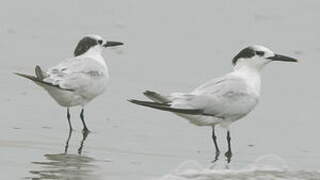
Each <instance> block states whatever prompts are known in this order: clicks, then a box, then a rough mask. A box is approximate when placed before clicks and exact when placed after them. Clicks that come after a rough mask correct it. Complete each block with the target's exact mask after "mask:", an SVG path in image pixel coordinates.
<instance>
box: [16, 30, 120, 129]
mask: <svg viewBox="0 0 320 180" xmlns="http://www.w3.org/2000/svg"><path fill="white" fill-rule="evenodd" d="M119 45H123V43H121V42H116V41H106V40H105V39H103V38H102V37H100V36H98V35H86V36H84V37H83V38H82V39H81V40H80V41H79V42H78V44H77V46H76V48H75V50H74V57H72V58H68V59H66V60H64V61H62V62H61V63H59V64H58V65H56V66H54V67H52V68H49V69H48V71H46V72H45V71H43V70H42V69H41V68H40V66H38V65H37V66H36V67H35V76H33V75H27V74H22V73H15V74H16V75H19V76H21V77H24V78H27V79H30V80H32V81H33V82H35V83H36V84H37V85H39V86H41V87H43V88H44V89H45V90H46V91H47V92H48V93H49V95H50V96H51V97H52V98H53V99H54V100H55V101H56V102H57V103H58V104H59V105H61V106H63V107H66V108H67V119H68V123H69V128H70V130H72V125H71V121H70V112H69V108H70V107H73V106H82V109H81V113H80V118H81V121H82V124H83V132H89V129H88V128H87V125H86V123H85V121H84V106H85V105H86V104H87V103H88V102H90V101H91V100H92V99H94V98H95V97H97V96H98V95H100V94H102V93H103V92H104V91H105V89H106V86H107V83H108V80H109V72H108V66H107V64H106V62H105V60H104V58H103V56H102V55H101V53H102V50H103V49H104V48H107V47H111V46H119Z"/></svg>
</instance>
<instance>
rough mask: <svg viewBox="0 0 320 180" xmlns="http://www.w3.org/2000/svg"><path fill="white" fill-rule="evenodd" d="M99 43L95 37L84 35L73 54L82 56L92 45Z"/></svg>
mask: <svg viewBox="0 0 320 180" xmlns="http://www.w3.org/2000/svg"><path fill="white" fill-rule="evenodd" d="M97 44H98V42H97V40H96V39H93V38H91V37H84V38H82V39H81V40H80V41H79V43H78V45H77V47H76V49H75V50H74V53H73V54H74V56H80V55H82V54H84V53H85V52H87V51H88V50H89V49H90V48H91V47H92V46H95V45H97Z"/></svg>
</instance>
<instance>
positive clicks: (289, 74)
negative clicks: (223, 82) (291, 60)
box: [0, 0, 320, 180]
mask: <svg viewBox="0 0 320 180" xmlns="http://www.w3.org/2000/svg"><path fill="white" fill-rule="evenodd" d="M4 4H5V5H4V6H1V7H0V19H1V22H2V25H1V26H0V27H1V29H0V33H1V37H2V41H0V49H1V54H0V58H1V66H0V82H1V83H0V89H1V92H2V93H1V94H0V104H1V113H0V119H1V120H0V127H1V131H0V154H1V161H0V168H1V171H2V172H1V174H0V179H25V178H27V179H32V178H33V179H93V180H94V179H112V180H120V179H121V180H123V179H131V180H138V179H139V180H140V179H151V178H161V177H162V178H163V177H165V175H167V174H174V173H175V172H176V171H175V170H176V169H177V167H180V166H181V164H184V163H185V162H188V161H189V160H192V162H196V163H195V164H198V165H199V169H196V168H194V166H193V165H192V166H191V169H192V168H194V170H195V171H196V172H201V173H202V172H203V171H202V170H205V169H207V168H209V167H211V166H212V164H211V160H213V158H214V157H213V152H214V151H213V150H214V149H213V145H212V142H211V137H210V133H211V132H210V128H205V127H204V128H200V127H195V126H193V125H191V124H189V123H187V122H186V121H185V120H183V119H181V118H180V117H177V116H174V115H172V114H170V113H166V112H159V111H155V110H152V109H146V108H143V107H138V106H135V105H133V104H130V103H128V102H127V101H126V100H127V99H129V98H132V97H135V98H141V99H142V98H144V97H143V95H142V94H141V92H143V91H144V90H146V89H149V90H156V91H160V92H163V93H169V92H175V91H176V92H179V91H180V92H184V91H190V90H192V89H193V88H194V87H196V86H198V85H199V84H200V83H202V82H205V81H207V80H209V79H211V78H214V77H217V76H220V75H222V74H224V73H226V72H229V71H231V59H232V57H233V56H234V55H235V54H236V53H237V52H238V51H239V50H240V49H242V48H243V47H245V46H248V45H252V44H262V45H265V46H267V47H270V48H271V49H272V50H274V51H275V52H278V53H281V54H285V55H290V56H293V57H296V58H298V59H299V60H300V63H299V64H287V63H273V64H270V65H269V66H268V67H267V68H266V69H265V70H264V72H263V77H262V97H261V101H260V104H259V105H258V107H257V108H256V109H255V110H254V111H253V112H252V113H251V114H250V115H249V116H247V117H245V118H244V119H242V120H240V121H238V122H236V123H235V124H234V125H233V126H232V127H231V132H232V142H233V151H234V156H233V159H232V162H231V164H230V165H228V168H229V170H230V171H229V172H231V173H232V172H233V173H235V172H238V171H239V170H240V171H242V170H243V169H244V170H247V169H248V167H249V165H250V164H252V163H254V162H255V161H256V160H257V159H259V158H261V157H264V156H265V155H268V154H272V155H274V156H276V157H279V158H280V159H281V162H282V161H283V164H285V165H286V167H287V168H288V169H289V171H290V172H294V173H298V174H299V175H301V176H302V175H303V173H302V171H301V170H306V171H308V172H311V174H307V175H306V176H302V177H304V178H305V179H312V178H314V179H317V178H319V173H316V172H318V170H319V166H320V155H319V152H320V145H319V143H318V137H319V135H320V134H319V130H318V127H319V125H320V123H319V121H318V118H317V117H318V111H319V110H318V109H319V101H318V99H319V95H318V92H320V86H319V83H318V81H319V80H318V76H319V71H318V67H319V65H320V61H319V59H320V46H319V32H320V26H319V24H318V23H317V20H318V19H319V18H320V11H318V7H319V5H320V3H319V2H318V1H311V0H310V1H303V2H302V1H298V0H296V1H289V0H287V1H281V2H279V1H265V2H255V1H251V0H246V1H241V2H238V1H226V2H223V3H221V2H220V3H215V2H211V1H203V2H201V3H200V2H185V1H182V0H181V1H175V2H172V1H158V2H150V1H121V2H119V1H116V0H113V1H107V2H99V1H87V2H80V1H67V2H66V1H63V2H62V1H61V2H56V1H55V2H44V1H40V0H36V1H32V2H29V1H28V2H21V1H17V0H15V1H5V2H4ZM88 33H96V34H99V35H101V36H104V37H105V38H107V39H109V40H117V41H122V42H124V43H125V46H124V47H121V48H117V49H109V50H106V51H105V52H104V56H105V57H106V59H107V61H108V62H107V63H108V64H109V67H110V73H111V82H110V87H109V88H108V90H107V92H106V93H105V94H103V95H102V96H100V97H98V98H97V99H96V100H94V101H93V102H91V103H90V104H89V105H88V106H87V107H86V119H87V120H86V121H87V124H88V127H89V128H90V129H91V130H92V131H93V132H92V133H90V134H89V135H88V136H87V137H86V139H85V140H84V141H83V135H82V133H81V121H80V118H79V114H80V109H79V108H74V109H72V111H71V112H72V117H71V118H72V123H73V125H74V128H75V129H76V131H75V132H73V133H72V136H71V138H70V141H69V146H68V151H67V152H66V151H65V149H66V147H65V146H66V140H67V139H68V136H69V133H68V126H67V119H66V112H65V111H66V110H65V109H63V108H62V107H59V106H58V105H57V104H56V103H55V102H54V101H53V100H52V99H51V98H50V97H49V96H48V94H47V93H46V92H45V91H43V90H42V89H41V88H39V87H37V86H36V85H34V84H33V83H32V82H29V81H26V80H24V79H21V78H19V77H16V76H14V75H13V72H23V73H33V68H34V66H35V65H36V64H38V65H41V66H43V67H44V68H47V67H50V66H52V65H55V64H57V63H58V62H59V61H61V60H62V59H64V58H66V57H70V56H71V55H72V52H73V48H74V46H75V44H76V43H77V41H78V40H79V38H81V37H82V36H83V35H84V34H88ZM225 135H226V132H225V130H223V129H219V130H218V132H217V136H218V142H219V144H220V146H221V149H222V150H223V151H224V150H226V147H225V145H226V140H225ZM81 143H82V146H81ZM80 147H82V149H81V154H80V155H79V148H80ZM276 164H277V161H276V162H275V163H274V164H272V165H271V167H273V165H274V168H278V166H277V165H276ZM281 168H282V167H281ZM281 168H280V169H281ZM220 169H223V170H225V161H224V157H223V155H222V156H221V157H220V159H219V161H218V163H217V167H214V168H213V169H212V170H213V171H216V170H217V171H219V172H220V173H221V172H222V171H223V170H221V171H220ZM258 170H259V169H258ZM278 171H281V170H279V169H277V172H278ZM186 172H188V171H184V170H181V171H179V172H178V175H177V174H176V176H177V178H178V177H179V176H180V175H181V174H185V173H186ZM210 172H211V171H210ZM277 172H275V173H272V172H271V174H273V175H274V174H277ZM303 172H304V171H303ZM201 173H200V175H199V176H194V178H193V179H196V178H199V177H201ZM211 173H213V176H207V177H208V179H210V178H211V177H212V178H214V177H218V176H217V174H214V173H215V172H211ZM294 173H293V174H294ZM198 174H199V173H198ZM255 175H256V173H252V177H253V178H254V177H255ZM267 175H268V174H267ZM219 177H220V176H219ZM222 177H223V176H222ZM236 177H239V179H240V178H241V177H242V176H241V175H239V176H237V175H236V176H234V179H236ZM257 177H258V176H257ZM290 177H293V175H292V174H289V175H288V176H287V179H290ZM296 177H299V176H298V175H297V176H296ZM180 178H181V177H180ZM284 178H286V176H284ZM189 179H192V177H191V178H189Z"/></svg>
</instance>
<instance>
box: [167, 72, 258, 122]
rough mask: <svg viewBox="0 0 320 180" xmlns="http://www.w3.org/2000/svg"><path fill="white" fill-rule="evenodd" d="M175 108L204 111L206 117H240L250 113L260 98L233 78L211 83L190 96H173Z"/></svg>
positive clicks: (240, 80) (239, 80)
mask: <svg viewBox="0 0 320 180" xmlns="http://www.w3.org/2000/svg"><path fill="white" fill-rule="evenodd" d="M173 96H174V98H173V102H172V106H173V107H179V108H182V107H184V108H192V109H202V110H203V112H204V114H205V115H211V116H215V117H220V118H221V117H222V118H223V117H232V116H235V117H239V116H243V115H245V114H247V113H249V112H250V111H251V110H252V109H253V107H254V106H255V105H256V104H257V100H258V98H257V97H256V96H253V95H252V94H250V93H249V92H248V91H247V85H246V83H245V82H244V81H243V80H242V79H239V78H236V77H233V76H225V77H222V78H218V79H215V80H212V81H209V82H207V83H205V84H203V85H201V86H199V87H198V88H196V89H195V90H194V91H192V92H191V93H189V94H183V95H181V94H180V95H175V94H173Z"/></svg>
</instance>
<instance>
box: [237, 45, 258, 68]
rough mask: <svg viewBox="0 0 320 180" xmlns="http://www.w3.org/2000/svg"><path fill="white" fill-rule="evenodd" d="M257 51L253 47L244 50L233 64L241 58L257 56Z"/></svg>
mask: <svg viewBox="0 0 320 180" xmlns="http://www.w3.org/2000/svg"><path fill="white" fill-rule="evenodd" d="M255 54H256V53H255V50H254V49H252V48H251V47H247V48H245V49H242V50H241V51H240V52H239V53H238V54H237V55H236V56H235V57H234V58H233V59H232V64H233V65H235V64H236V63H237V61H238V59H239V58H251V57H253V56H254V55H255Z"/></svg>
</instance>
